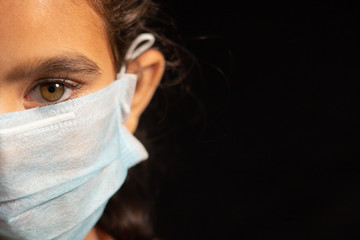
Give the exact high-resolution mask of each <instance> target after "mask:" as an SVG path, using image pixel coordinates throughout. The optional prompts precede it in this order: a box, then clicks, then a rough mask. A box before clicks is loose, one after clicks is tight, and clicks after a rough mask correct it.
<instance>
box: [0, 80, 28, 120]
mask: <svg viewBox="0 0 360 240" xmlns="http://www.w3.org/2000/svg"><path fill="white" fill-rule="evenodd" d="M23 101H24V100H23V98H22V96H21V95H19V94H17V93H16V91H14V89H11V88H9V87H5V88H4V87H2V86H0V114H2V113H10V112H17V111H22V110H25V108H24V104H23Z"/></svg>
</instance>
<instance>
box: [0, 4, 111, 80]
mask: <svg viewBox="0 0 360 240" xmlns="http://www.w3.org/2000/svg"><path fill="white" fill-rule="evenodd" d="M104 48H105V49H104ZM107 48H108V46H107V40H106V37H105V33H104V27H103V21H102V20H101V18H100V17H99V16H98V15H97V14H96V13H95V12H94V10H93V9H92V8H91V7H90V6H89V5H88V3H87V1H86V0H10V1H9V0H0V74H1V71H3V70H4V69H6V68H7V67H10V66H11V65H12V64H15V63H16V62H19V61H22V60H28V59H30V58H42V57H50V56H53V55H58V54H61V53H62V52H71V51H75V52H80V53H82V54H84V55H86V56H88V57H90V58H95V59H101V58H104V57H105V56H104V50H106V49H107Z"/></svg>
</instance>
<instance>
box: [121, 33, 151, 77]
mask: <svg viewBox="0 0 360 240" xmlns="http://www.w3.org/2000/svg"><path fill="white" fill-rule="evenodd" d="M143 42H145V43H143ZM141 43H142V45H141V46H140V47H139V45H140V44H141ZM154 43H155V37H154V35H153V34H151V33H142V34H140V35H139V36H137V38H135V40H134V41H133V42H132V43H131V45H130V47H129V49H128V50H127V52H126V55H125V59H124V60H125V62H126V61H128V60H133V59H135V58H137V57H138V56H140V55H141V54H143V53H144V52H145V51H146V50H148V49H149V48H151V46H152V45H153V44H154ZM125 72H126V63H124V64H123V65H122V66H121V69H120V72H119V74H118V75H122V74H124V73H125Z"/></svg>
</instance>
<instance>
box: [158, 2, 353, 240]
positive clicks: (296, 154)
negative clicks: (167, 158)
mask: <svg viewBox="0 0 360 240" xmlns="http://www.w3.org/2000/svg"><path fill="white" fill-rule="evenodd" d="M163 2H164V8H165V9H166V11H167V12H168V13H169V14H170V15H172V16H173V18H174V19H175V20H176V22H177V25H178V28H179V32H180V34H182V35H183V36H184V38H185V39H186V42H187V44H188V45H187V47H188V49H189V50H190V51H191V52H193V53H194V55H196V57H197V58H198V59H199V61H200V62H201V64H202V67H203V69H204V76H205V79H206V81H207V82H208V85H207V87H206V88H205V89H204V91H203V92H201V94H202V95H201V96H202V98H203V99H204V100H205V102H206V104H207V113H208V125H207V129H206V134H205V135H204V136H203V138H202V141H197V142H196V141H188V144H187V143H186V141H184V142H185V143H183V145H184V147H183V149H184V153H183V155H184V157H183V162H182V163H181V164H180V166H182V167H180V168H179V165H177V166H176V168H178V171H177V173H176V174H175V175H174V177H172V178H169V179H167V181H165V182H164V183H163V184H162V188H161V192H160V199H159V203H158V214H159V216H158V226H157V228H158V231H159V233H160V236H161V237H163V238H164V239H169V240H172V239H267V238H270V239H273V238H274V239H275V238H276V239H354V237H356V236H357V237H359V236H360V233H359V231H360V207H359V206H360V195H359V194H358V192H359V191H360V190H359V186H360V185H359V183H360V182H359V180H360V175H359V160H360V159H359V154H358V143H359V137H358V136H359V117H358V115H359V111H358V97H357V96H358V93H359V88H358V86H357V84H356V83H357V81H359V78H358V74H357V73H358V66H357V64H356V63H357V62H358V61H357V59H358V51H357V50H356V49H357V48H358V46H357V45H358V41H357V39H356V35H357V34H358V26H357V25H358V24H357V23H356V20H355V19H356V16H357V15H358V6H357V5H355V4H354V3H352V2H347V3H346V4H342V5H338V4H335V3H321V2H320V1H301V2H300V1H297V2H295V3H294V1H288V3H284V2H282V3H276V2H273V1H267V3H264V2H260V1H258V2H257V1H251V3H249V1H239V2H238V3H236V4H235V2H233V1H229V0H225V1H205V0H196V1H194V0H192V1H190V0H182V1H163ZM289 2H292V3H289ZM354 2H355V1H354ZM182 140H184V139H182ZM179 141H180V139H179ZM194 142H196V144H194ZM174 168H175V167H174Z"/></svg>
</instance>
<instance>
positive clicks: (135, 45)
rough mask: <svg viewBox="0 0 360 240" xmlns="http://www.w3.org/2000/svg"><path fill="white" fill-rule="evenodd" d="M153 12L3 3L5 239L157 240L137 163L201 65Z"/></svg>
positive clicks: (98, 2)
mask: <svg viewBox="0 0 360 240" xmlns="http://www.w3.org/2000/svg"><path fill="white" fill-rule="evenodd" d="M158 12H159V11H158V7H157V5H156V4H155V3H154V2H152V1H150V0H61V1H57V0H47V1H43V0H14V1H6V0H0V53H1V55H0V113H1V114H0V171H1V174H0V239H37V240H38V239H71V240H77V239H78V240H81V239H86V240H90V239H153V237H154V234H153V231H152V227H151V220H150V216H151V214H150V209H151V204H150V202H148V201H147V200H148V199H147V198H146V190H144V189H146V184H145V182H146V181H147V178H146V172H147V170H146V169H147V161H145V162H143V163H140V162H141V161H143V160H145V159H147V158H148V153H147V151H146V150H145V149H149V143H147V140H146V138H147V137H148V136H149V135H151V134H152V135H157V134H159V133H160V132H161V131H164V130H166V128H164V127H163V126H162V127H161V128H159V129H160V130H157V128H156V127H152V128H150V126H153V124H154V123H157V122H158V121H159V119H160V118H162V117H163V110H162V109H163V108H162V107H161V106H164V103H163V101H161V100H167V102H171V98H174V99H175V100H176V101H177V102H179V99H181V96H182V95H181V94H180V95H179V94H177V92H183V91H189V87H188V85H189V81H190V78H189V74H190V72H191V71H192V69H193V66H194V64H193V63H194V62H193V60H192V57H191V56H190V55H189V54H188V53H187V52H186V50H184V49H183V48H182V47H180V46H179V45H177V44H176V43H175V42H173V41H171V40H170V39H169V38H168V37H165V35H167V34H169V33H170V32H165V29H167V28H165V27H164V26H165V24H167V25H168V24H169V22H168V21H167V20H163V19H161V18H160V17H159V16H158V15H157V14H158ZM167 27H169V26H167ZM179 73H181V75H180V74H179ZM159 85H160V86H162V88H158V86H159ZM167 104H169V103H167ZM165 105H166V104H165ZM149 130H151V131H152V133H151V134H150V133H149ZM133 134H135V136H137V137H138V138H140V142H141V143H140V142H139V141H138V140H137V139H136V138H135V137H134V136H133ZM142 144H144V145H145V146H146V148H144V146H143V145H142ZM152 146H153V145H152ZM134 165H136V166H135V167H134V168H133V169H132V170H131V171H130V173H129V175H130V176H128V178H127V180H126V181H127V182H125V183H124V181H125V178H126V176H127V170H128V169H129V168H131V167H133V166H134ZM135 168H136V169H135ZM135 170H137V171H141V172H136V171H135ZM123 185H124V186H123ZM120 187H121V190H120V191H118V190H119V189H120ZM144 196H145V197H144ZM110 198H111V199H110ZM109 199H110V200H109Z"/></svg>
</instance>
